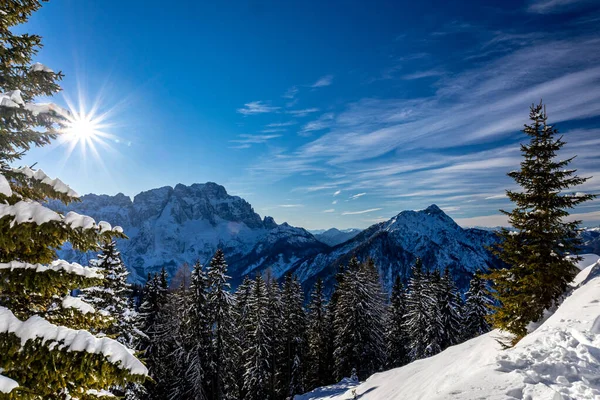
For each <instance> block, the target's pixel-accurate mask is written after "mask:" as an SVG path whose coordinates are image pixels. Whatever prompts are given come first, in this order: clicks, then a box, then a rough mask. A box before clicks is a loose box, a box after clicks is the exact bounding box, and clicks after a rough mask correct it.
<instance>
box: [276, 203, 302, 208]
mask: <svg viewBox="0 0 600 400" xmlns="http://www.w3.org/2000/svg"><path fill="white" fill-rule="evenodd" d="M277 207H281V208H299V207H304V204H280V205H278V206H277Z"/></svg>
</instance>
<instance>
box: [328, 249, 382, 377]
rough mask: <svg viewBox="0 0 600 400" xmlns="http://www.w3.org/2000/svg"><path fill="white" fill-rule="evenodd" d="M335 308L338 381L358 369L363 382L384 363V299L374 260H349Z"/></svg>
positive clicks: (335, 351)
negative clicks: (361, 261)
mask: <svg viewBox="0 0 600 400" xmlns="http://www.w3.org/2000/svg"><path fill="white" fill-rule="evenodd" d="M337 291H338V298H337V300H336V303H337V304H336V308H335V319H334V329H335V350H334V359H335V372H336V379H341V378H343V377H344V376H348V375H349V374H350V372H351V371H352V369H353V368H356V370H357V373H358V376H359V378H361V379H364V378H366V377H368V376H369V375H371V374H372V373H374V372H376V371H378V370H379V369H380V368H381V367H382V366H383V364H384V361H385V344H384V335H383V331H384V313H385V305H384V297H383V294H382V292H381V286H380V283H379V279H378V275H377V270H376V269H375V266H374V264H373V263H372V261H371V260H369V261H367V262H365V263H362V264H361V263H359V261H358V260H357V259H356V258H353V259H351V260H350V263H349V264H348V269H347V270H346V271H345V272H344V277H343V280H342V282H341V284H340V286H339V288H338V290H337Z"/></svg>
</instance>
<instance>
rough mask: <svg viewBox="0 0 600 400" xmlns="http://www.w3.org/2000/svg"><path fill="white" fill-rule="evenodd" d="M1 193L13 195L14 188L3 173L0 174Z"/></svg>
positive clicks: (8, 195) (7, 195)
mask: <svg viewBox="0 0 600 400" xmlns="http://www.w3.org/2000/svg"><path fill="white" fill-rule="evenodd" d="M0 194H3V195H5V196H6V197H10V196H12V189H11V188H10V185H9V184H8V180H7V179H6V178H5V177H4V175H2V174H0Z"/></svg>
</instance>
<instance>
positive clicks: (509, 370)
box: [294, 256, 600, 400]
mask: <svg viewBox="0 0 600 400" xmlns="http://www.w3.org/2000/svg"><path fill="white" fill-rule="evenodd" d="M597 260H598V256H595V257H587V262H582V263H580V264H579V266H580V268H582V271H581V272H580V273H579V275H578V276H577V277H576V279H575V280H574V281H573V282H572V284H571V286H572V287H571V290H570V293H568V296H565V300H564V302H563V303H562V304H561V305H560V306H559V307H558V309H557V310H556V311H555V312H554V313H553V314H550V313H548V314H550V315H546V316H545V319H544V321H543V322H542V323H541V324H540V325H539V326H538V327H537V328H535V327H533V326H532V329H533V331H532V332H530V333H529V334H528V335H527V336H525V337H524V338H523V339H521V341H519V343H517V344H516V345H515V346H514V347H512V348H508V349H507V348H503V347H502V345H501V344H500V343H499V342H498V339H499V338H502V337H503V335H504V334H503V333H502V332H500V331H498V330H494V331H492V332H489V333H486V334H484V335H481V336H478V337H476V338H474V339H471V340H468V341H466V342H464V343H461V344H458V345H456V346H451V347H449V348H448V349H446V350H444V351H443V352H441V353H439V354H437V355H435V356H432V357H429V358H425V359H422V360H418V361H415V362H412V363H410V364H407V365H405V366H403V367H400V368H395V369H391V370H389V371H384V372H379V373H376V374H374V375H372V376H371V377H370V378H368V379H367V380H366V381H364V382H356V381H352V380H350V379H348V378H345V379H344V380H342V381H341V382H340V383H338V384H336V385H331V386H325V387H321V388H317V389H315V390H313V391H312V392H310V393H306V394H304V395H298V396H295V397H294V400H346V399H353V398H354V399H357V398H358V399H361V400H405V399H427V400H450V399H456V400H459V399H460V400H479V399H498V400H499V399H532V400H533V399H553V400H558V399H562V400H575V399H577V400H583V399H589V400H592V399H598V398H600V381H599V380H598V376H600V262H598V261H597ZM590 378H591V379H590Z"/></svg>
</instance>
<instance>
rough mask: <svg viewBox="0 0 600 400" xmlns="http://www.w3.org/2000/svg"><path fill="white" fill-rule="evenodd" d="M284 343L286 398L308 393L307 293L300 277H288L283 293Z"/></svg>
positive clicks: (282, 326) (282, 366)
mask: <svg viewBox="0 0 600 400" xmlns="http://www.w3.org/2000/svg"><path fill="white" fill-rule="evenodd" d="M281 303H282V314H283V318H282V320H281V339H282V342H283V343H282V344H283V346H282V347H283V352H282V353H281V355H282V358H283V360H282V362H280V366H281V368H280V370H281V374H280V376H279V380H280V387H281V389H282V391H281V394H282V396H281V397H282V398H293V397H294V395H296V394H299V393H304V367H305V366H304V363H305V361H306V360H305V355H306V314H305V312H304V306H303V304H304V292H303V291H302V286H301V285H300V282H299V281H298V277H296V276H292V274H291V273H287V274H286V276H285V281H284V283H283V289H282V293H281Z"/></svg>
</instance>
